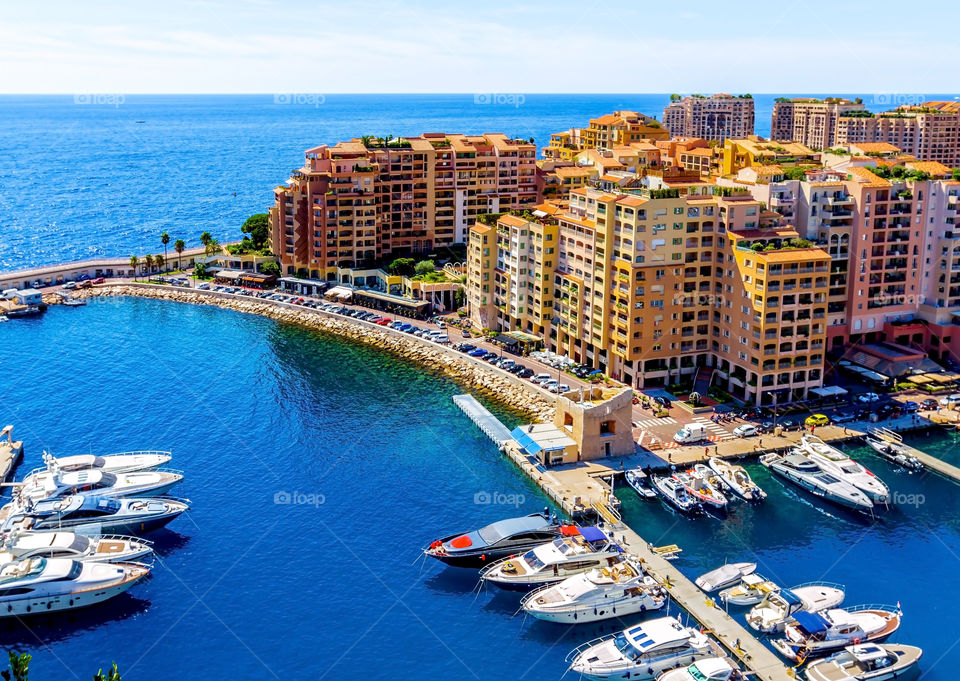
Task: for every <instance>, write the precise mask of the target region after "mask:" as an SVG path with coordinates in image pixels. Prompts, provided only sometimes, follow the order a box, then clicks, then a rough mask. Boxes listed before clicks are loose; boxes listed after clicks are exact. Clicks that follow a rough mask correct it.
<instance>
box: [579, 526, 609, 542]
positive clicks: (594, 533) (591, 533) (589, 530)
mask: <svg viewBox="0 0 960 681" xmlns="http://www.w3.org/2000/svg"><path fill="white" fill-rule="evenodd" d="M579 530H580V534H581V536H582V537H583V538H584V539H586V540H587V541H606V540H607V535H606V533H605V532H604V531H603V530H601V529H600V528H599V527H593V526H590V527H581V528H579Z"/></svg>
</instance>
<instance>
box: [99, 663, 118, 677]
mask: <svg viewBox="0 0 960 681" xmlns="http://www.w3.org/2000/svg"><path fill="white" fill-rule="evenodd" d="M93 681H120V672H118V671H117V663H116V662H114V663H113V666H111V667H110V671H108V672H107V673H106V674H104V673H103V670H102V669H100V670H98V671H97V673H96V674H95V675H94V676H93Z"/></svg>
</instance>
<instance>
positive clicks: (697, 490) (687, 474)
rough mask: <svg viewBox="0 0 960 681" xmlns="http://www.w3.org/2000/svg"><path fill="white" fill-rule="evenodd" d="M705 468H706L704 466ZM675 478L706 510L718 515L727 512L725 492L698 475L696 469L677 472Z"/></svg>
mask: <svg viewBox="0 0 960 681" xmlns="http://www.w3.org/2000/svg"><path fill="white" fill-rule="evenodd" d="M704 468H706V467H705V466H704ZM707 471H708V472H710V469H709V468H707ZM673 477H675V478H676V479H677V480H678V481H679V482H680V484H682V485H683V486H684V487H685V488H686V490H687V492H689V493H690V494H691V495H692V496H693V498H694V499H696V500H697V501H698V502H700V505H701V506H702V507H703V508H704V509H707V510H710V511H714V512H716V513H725V512H726V510H727V498H726V497H725V496H724V495H723V492H721V491H720V490H719V489H717V488H716V487H714V486H713V485H712V484H710V482H708V481H707V480H706V479H705V478H704V477H701V476H700V475H698V474H697V472H696V470H695V469H690V470H687V471H677V473H676V474H675V475H674V476H673Z"/></svg>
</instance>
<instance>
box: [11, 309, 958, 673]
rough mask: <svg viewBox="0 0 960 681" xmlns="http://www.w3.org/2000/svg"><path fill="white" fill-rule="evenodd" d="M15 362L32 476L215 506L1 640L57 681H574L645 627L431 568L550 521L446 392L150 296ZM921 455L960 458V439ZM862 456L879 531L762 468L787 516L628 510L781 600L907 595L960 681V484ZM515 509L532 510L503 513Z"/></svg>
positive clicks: (348, 355) (40, 333)
mask: <svg viewBox="0 0 960 681" xmlns="http://www.w3.org/2000/svg"><path fill="white" fill-rule="evenodd" d="M0 358H2V371H0V422H2V423H13V424H14V426H15V434H16V435H17V437H19V438H22V439H23V440H24V442H25V448H26V460H25V461H24V462H23V464H22V465H21V466H20V470H21V471H25V470H29V469H31V468H33V467H36V466H37V465H39V464H40V461H41V454H42V452H43V451H49V452H51V453H53V454H57V455H67V454H74V453H79V452H99V453H106V452H114V451H122V450H129V449H133V448H155V449H169V450H172V452H173V454H174V461H173V465H175V466H176V467H177V468H180V469H182V470H184V471H185V473H186V481H185V483H184V484H183V485H182V487H181V488H180V489H178V490H176V492H177V493H178V494H179V495H182V496H185V497H188V498H189V499H191V501H192V504H193V508H192V510H191V511H190V512H189V514H187V515H186V516H184V517H181V518H179V519H178V520H176V521H174V523H172V524H171V525H170V526H169V528H168V529H166V530H164V531H161V532H158V533H155V534H154V535H152V538H153V539H154V540H155V541H156V548H157V552H158V556H159V557H158V560H157V564H156V567H155V569H154V571H153V574H152V575H151V576H150V577H149V578H148V581H146V582H145V583H142V584H139V585H137V586H135V587H134V588H133V589H132V590H131V591H129V592H128V593H126V594H124V595H122V596H120V597H118V598H116V599H115V600H113V601H111V602H109V603H107V604H105V605H103V606H100V607H96V608H91V609H88V610H86V611H82V612H76V613H72V614H65V615H61V616H57V617H52V616H50V617H48V616H40V617H38V618H34V619H31V620H24V621H15V620H0V647H3V648H17V649H21V650H28V651H30V652H31V653H32V654H33V656H34V662H33V666H32V670H31V671H33V675H32V676H31V678H35V679H68V678H89V675H91V674H93V672H94V671H96V669H97V668H99V667H106V666H108V665H109V664H110V663H111V662H112V661H116V662H117V663H118V664H119V667H120V669H121V671H122V673H123V677H124V678H125V679H131V680H132V679H149V680H153V679H156V680H158V681H159V680H161V679H164V680H165V679H173V678H188V679H200V678H209V679H269V678H278V679H281V678H282V679H292V678H296V679H301V678H303V679H307V678H309V679H355V678H356V679H380V678H392V679H398V680H406V679H411V680H412V679H423V678H457V679H461V678H462V679H502V678H512V679H558V678H560V676H561V675H562V673H563V670H564V668H565V664H564V662H563V658H564V655H565V654H566V653H567V652H568V651H569V650H570V649H571V648H573V647H575V646H576V645H578V644H580V643H582V642H584V641H586V640H589V639H591V638H593V637H595V636H597V635H600V634H603V633H607V632H610V631H613V630H614V629H617V628H622V627H623V626H626V625H628V624H631V623H632V622H633V621H634V620H633V619H630V620H627V621H613V622H609V623H606V624H603V625H586V626H579V627H566V626H561V625H550V624H546V623H543V622H538V621H532V620H529V619H528V620H526V621H524V619H523V618H522V617H520V616H515V614H514V613H515V611H516V610H517V607H518V597H517V595H516V594H510V593H505V592H502V593H501V592H497V593H494V592H491V591H481V592H480V593H479V594H478V593H477V592H476V591H475V587H476V585H477V575H476V573H474V572H473V571H470V570H459V569H453V568H444V567H442V566H440V565H439V564H436V563H434V562H423V561H422V560H421V559H420V558H419V549H420V547H422V546H424V545H426V544H428V543H429V542H430V541H431V540H433V539H435V538H437V537H438V536H441V535H443V534H447V533H451V532H455V531H458V530H461V529H470V528H476V527H479V526H481V525H483V524H485V523H487V522H490V521H493V520H496V519H499V518H501V517H506V516H511V515H515V514H521V513H528V512H533V511H536V510H539V509H541V508H543V507H544V505H545V504H546V500H545V499H544V498H543V497H542V496H541V495H540V493H539V492H538V491H537V490H536V489H535V488H534V487H533V486H532V485H531V484H530V483H529V482H528V481H527V479H526V478H525V477H523V476H522V475H521V474H520V473H519V472H518V471H517V470H516V469H515V468H514V467H513V466H512V465H511V464H510V463H509V462H507V461H506V460H504V459H503V458H502V456H501V455H500V454H499V453H498V452H497V450H496V448H495V447H494V446H493V444H492V443H491V442H490V441H489V440H487V439H486V437H485V436H483V435H481V434H480V432H479V431H478V430H477V429H476V428H475V427H474V426H473V424H472V423H471V422H470V421H469V420H468V419H467V418H466V417H465V416H463V415H462V414H461V413H460V412H459V411H458V409H457V408H456V407H455V406H454V404H453V403H452V401H451V396H453V395H454V394H457V393H458V392H461V391H462V388H461V387H459V386H457V385H456V384H455V383H453V382H452V381H450V380H448V379H446V378H443V377H440V376H435V375H432V374H430V373H427V372H425V371H424V370H423V369H421V368H419V367H417V366H414V365H411V364H409V363H406V362H403V361H398V360H395V359H392V358H390V357H387V356H384V355H383V354H381V353H378V352H376V351H374V350H372V349H369V348H366V347H363V346H359V345H354V344H350V343H345V342H342V341H340V340H338V339H334V338H330V337H326V336H323V335H321V334H318V333H314V332H310V331H307V330H304V329H302V328H299V327H296V326H290V325H284V324H279V323H277V322H274V321H272V320H267V319H264V318H260V317H256V316H248V315H242V314H239V313H234V312H230V311H225V310H221V309H218V308H213V307H203V306H189V305H181V304H177V303H169V302H162V301H155V300H145V299H98V300H94V301H92V302H91V303H90V304H89V305H87V306H86V307H82V308H63V307H55V308H52V309H50V310H49V311H48V312H47V313H46V314H45V315H44V316H42V317H38V318H32V319H21V320H15V321H11V322H9V323H6V324H2V325H0ZM496 411H497V413H498V415H500V416H501V418H503V419H504V420H505V422H506V423H507V424H508V425H513V424H515V423H516V422H517V418H516V416H515V415H511V414H509V413H505V412H503V411H502V410H499V409H497V410H496ZM918 442H922V446H923V447H924V448H925V449H927V450H928V451H931V452H933V453H937V454H940V455H949V454H951V453H952V452H953V451H955V448H956V444H957V443H956V440H955V436H952V435H943V434H940V435H937V436H928V437H925V438H923V439H922V440H918ZM853 452H854V453H855V454H856V455H857V456H858V457H859V458H861V459H862V460H863V461H864V462H865V463H866V464H867V465H868V466H869V467H871V468H872V469H873V470H874V471H875V472H876V473H877V474H878V475H880V476H881V477H882V478H883V479H884V480H885V481H887V482H888V483H889V484H890V486H891V487H892V489H893V490H894V491H895V492H896V493H897V494H898V495H899V496H900V498H902V499H903V500H905V501H904V502H903V503H901V504H900V505H899V506H898V507H897V508H895V509H894V510H892V511H890V512H889V513H887V514H885V515H884V516H883V517H882V519H881V520H879V521H878V522H866V521H864V520H862V519H859V518H855V517H852V516H850V515H848V514H846V513H844V512H842V511H838V510H836V509H833V508H831V507H827V506H824V505H822V504H819V503H816V502H811V500H810V498H809V497H806V496H803V495H801V494H799V493H798V492H796V491H795V490H794V489H793V488H787V487H785V486H784V485H783V484H782V483H781V482H780V481H779V480H777V479H772V478H770V477H769V476H768V475H767V473H766V471H764V470H763V469H762V468H761V467H759V466H756V465H753V466H751V472H752V473H753V474H754V475H755V477H756V479H757V480H758V482H759V483H760V484H761V485H762V486H763V487H764V488H765V489H766V490H767V491H768V492H769V495H770V496H769V499H768V500H767V503H766V504H765V505H763V506H762V507H760V508H756V509H752V508H747V507H744V506H741V507H738V508H736V509H735V510H734V511H733V512H732V514H731V516H730V518H729V519H728V520H727V521H725V522H721V521H719V520H714V519H710V518H702V519H699V520H688V519H685V518H681V517H678V516H677V515H674V514H673V513H671V512H670V511H668V510H666V509H665V508H664V507H663V506H661V505H660V504H659V503H651V502H641V501H639V500H638V499H637V498H636V497H635V496H634V495H633V493H632V491H630V490H629V489H620V490H618V495H619V496H620V498H621V499H622V500H623V502H624V510H625V517H626V519H627V520H628V522H629V523H630V524H631V525H632V526H633V527H634V528H635V529H636V530H637V531H638V532H640V533H641V534H642V535H643V536H644V537H645V538H646V539H648V540H649V541H651V542H652V543H654V544H657V545H660V544H668V543H676V544H679V545H680V546H681V547H682V549H683V553H682V554H681V556H680V558H679V559H678V561H677V565H678V567H679V568H680V569H681V570H683V571H684V572H685V573H686V574H688V575H689V576H691V577H694V576H696V575H698V574H700V573H702V572H704V571H706V570H708V569H712V568H714V567H716V566H717V565H719V564H721V563H723V562H725V561H733V560H756V561H757V562H758V563H759V565H760V567H759V572H760V573H761V574H763V575H764V576H766V577H769V578H771V579H775V580H777V581H778V582H780V583H781V584H787V585H792V584H795V583H798V582H805V581H809V580H827V581H831V582H839V583H843V584H845V585H846V586H847V590H848V598H847V603H848V604H858V603H867V602H869V603H890V604H895V603H897V601H899V602H900V603H901V604H902V606H903V609H904V612H905V616H904V620H903V627H902V629H901V632H900V633H898V634H897V635H896V637H895V640H897V641H900V642H904V643H913V644H918V645H920V646H922V647H923V648H924V649H925V655H924V669H925V674H926V677H927V678H930V679H931V680H938V681H939V680H942V681H950V680H951V679H953V678H954V676H955V674H953V672H952V670H953V669H955V668H956V665H957V664H958V663H960V647H958V646H957V642H958V636H960V634H958V632H957V627H956V626H955V625H954V624H953V615H952V613H953V608H954V604H955V603H956V602H957V600H958V599H960V587H958V582H957V579H956V574H957V571H958V567H960V559H958V556H960V526H958V518H960V497H958V495H957V493H956V489H957V488H956V487H955V486H954V485H952V484H950V483H948V482H945V481H944V480H942V479H939V478H937V477H933V476H921V475H909V474H906V473H903V472H900V471H895V470H893V469H891V468H890V467H889V466H888V465H887V464H886V463H885V462H883V461H881V460H879V459H877V458H876V457H874V456H872V455H871V454H870V453H869V450H864V449H862V448H861V449H856V450H853ZM484 493H486V494H484ZM491 497H492V498H497V499H500V500H502V501H509V502H510V503H502V504H489V503H477V501H478V500H479V501H481V502H482V501H485V500H487V499H490V498H491ZM906 500H910V501H909V502H907V501H906Z"/></svg>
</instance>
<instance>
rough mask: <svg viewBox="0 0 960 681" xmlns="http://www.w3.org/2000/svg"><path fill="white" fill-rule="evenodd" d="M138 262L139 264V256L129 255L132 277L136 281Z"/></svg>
mask: <svg viewBox="0 0 960 681" xmlns="http://www.w3.org/2000/svg"><path fill="white" fill-rule="evenodd" d="M139 264H140V258H138V257H137V256H135V255H131V256H130V267H132V268H133V279H134V281H136V279H137V265H139Z"/></svg>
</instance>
